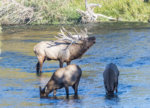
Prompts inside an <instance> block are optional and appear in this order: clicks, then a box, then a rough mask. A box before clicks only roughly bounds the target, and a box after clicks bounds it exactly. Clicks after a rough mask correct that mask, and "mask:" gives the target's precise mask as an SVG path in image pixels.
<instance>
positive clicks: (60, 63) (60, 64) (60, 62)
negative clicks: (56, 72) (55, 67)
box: [59, 60, 63, 68]
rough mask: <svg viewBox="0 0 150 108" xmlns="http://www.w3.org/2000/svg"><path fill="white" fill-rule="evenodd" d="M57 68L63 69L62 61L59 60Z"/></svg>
mask: <svg viewBox="0 0 150 108" xmlns="http://www.w3.org/2000/svg"><path fill="white" fill-rule="evenodd" d="M59 67H60V68H62V67H63V61H61V60H59Z"/></svg>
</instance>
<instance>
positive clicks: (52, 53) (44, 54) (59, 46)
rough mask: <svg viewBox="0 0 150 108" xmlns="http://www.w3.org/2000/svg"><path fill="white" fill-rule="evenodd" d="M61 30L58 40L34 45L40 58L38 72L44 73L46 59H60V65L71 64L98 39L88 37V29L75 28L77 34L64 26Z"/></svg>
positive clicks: (37, 66)
mask: <svg viewBox="0 0 150 108" xmlns="http://www.w3.org/2000/svg"><path fill="white" fill-rule="evenodd" d="M60 31H61V33H59V34H58V36H56V38H57V40H56V41H42V42H40V43H38V44H37V45H35V46H34V53H35V55H36V56H37V58H38V63H37V65H36V71H37V74H41V73H42V65H43V63H44V61H45V60H58V61H59V66H60V67H63V63H64V62H66V63H67V65H69V64H70V63H71V61H72V60H74V59H78V58H81V57H82V55H83V54H84V53H85V52H86V51H87V50H88V49H89V48H90V47H91V46H92V45H93V44H94V43H95V40H96V39H95V37H88V35H87V29H85V30H84V31H83V30H81V33H78V32H77V30H76V29H75V28H74V31H75V33H76V34H75V35H72V33H70V32H68V31H67V30H66V29H65V28H63V27H62V29H60Z"/></svg>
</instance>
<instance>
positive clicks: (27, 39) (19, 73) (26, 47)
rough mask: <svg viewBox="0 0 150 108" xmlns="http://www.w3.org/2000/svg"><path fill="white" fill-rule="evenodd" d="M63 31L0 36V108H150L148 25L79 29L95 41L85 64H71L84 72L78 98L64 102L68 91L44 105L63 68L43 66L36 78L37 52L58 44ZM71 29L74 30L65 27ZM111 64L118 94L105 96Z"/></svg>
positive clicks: (22, 30)
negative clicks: (43, 95)
mask: <svg viewBox="0 0 150 108" xmlns="http://www.w3.org/2000/svg"><path fill="white" fill-rule="evenodd" d="M60 27H61V26H19V27H17V26H16V27H14V26H12V27H9V28H7V27H5V28H4V32H3V33H2V34H0V39H1V45H2V47H1V57H0V107H3V108H5V107H12V108H14V107H18V108H23V107H35V108H38V107H44V108H45V107H58V108H59V107H61V108H66V107H68V108H72V107H73V108H78V107H83V108H91V107H93V108H100V107H102V108H103V107H104V108H105V107H106V108H107V107H108V108H109V107H115V108H116V107H118V108H120V107H121V108H122V107H123V108H124V107H127V108H134V107H136V108H139V107H140V108H141V107H147V106H150V78H149V77H150V36H149V35H150V24H144V23H100V24H88V25H84V26H83V25H82V26H81V25H76V26H75V27H76V28H83V27H87V28H88V30H89V32H90V36H95V37H96V44H95V45H94V46H92V47H91V48H90V49H89V50H88V51H87V52H86V53H85V54H84V56H83V57H82V59H78V60H74V61H72V64H73V63H74V64H78V65H80V67H81V68H82V70H83V75H82V78H81V80H80V83H79V90H78V94H79V96H78V98H75V97H74V96H73V94H74V91H73V89H72V88H70V89H69V90H70V98H69V99H66V98H65V90H64V89H59V90H58V91H57V98H53V95H52V94H50V95H49V97H50V98H48V99H40V97H39V86H40V85H41V86H42V87H43V86H44V85H45V84H46V83H47V81H48V80H49V78H50V77H51V74H52V73H53V72H54V71H55V70H56V69H57V68H58V67H59V66H58V62H56V61H48V62H45V63H44V66H43V74H42V76H41V77H37V76H36V72H35V65H36V63H37V58H36V56H35V55H34V53H33V46H34V45H35V44H37V43H38V42H40V41H43V40H55V38H54V36H55V35H56V34H57V33H58V32H59V28H60ZM65 27H66V28H71V26H65ZM110 62H113V63H115V64H117V66H118V68H119V70H120V76H119V88H118V94H115V96H113V97H108V96H106V95H105V90H104V85H103V77H102V72H103V71H104V69H105V66H106V65H107V64H108V63H110Z"/></svg>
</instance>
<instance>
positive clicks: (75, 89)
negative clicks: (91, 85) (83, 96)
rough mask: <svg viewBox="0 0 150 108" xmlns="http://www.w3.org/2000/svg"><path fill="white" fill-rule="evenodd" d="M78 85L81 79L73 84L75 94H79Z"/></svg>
mask: <svg viewBox="0 0 150 108" xmlns="http://www.w3.org/2000/svg"><path fill="white" fill-rule="evenodd" d="M78 85H79V81H78V82H76V83H75V84H74V85H73V86H72V88H73V89H74V92H75V95H78Z"/></svg>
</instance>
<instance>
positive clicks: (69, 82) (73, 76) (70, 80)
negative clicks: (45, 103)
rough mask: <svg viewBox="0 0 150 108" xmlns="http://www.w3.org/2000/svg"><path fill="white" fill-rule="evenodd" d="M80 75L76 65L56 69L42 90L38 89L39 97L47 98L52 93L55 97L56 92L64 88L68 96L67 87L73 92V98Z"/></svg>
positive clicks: (79, 69) (80, 72)
mask: <svg viewBox="0 0 150 108" xmlns="http://www.w3.org/2000/svg"><path fill="white" fill-rule="evenodd" d="M81 75H82V70H81V68H80V67H79V66H77V65H74V64H72V65H68V66H67V67H64V68H59V69H57V70H56V71H55V72H54V73H53V75H52V77H51V79H50V80H49V81H48V83H47V84H46V85H45V87H44V88H43V89H41V87H40V97H48V94H49V93H51V92H52V91H53V95H54V96H56V90H57V89H61V88H63V87H65V89H66V96H67V97H68V96H69V86H72V88H73V89H74V91H75V96H77V92H78V84H79V81H80V77H81Z"/></svg>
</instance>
